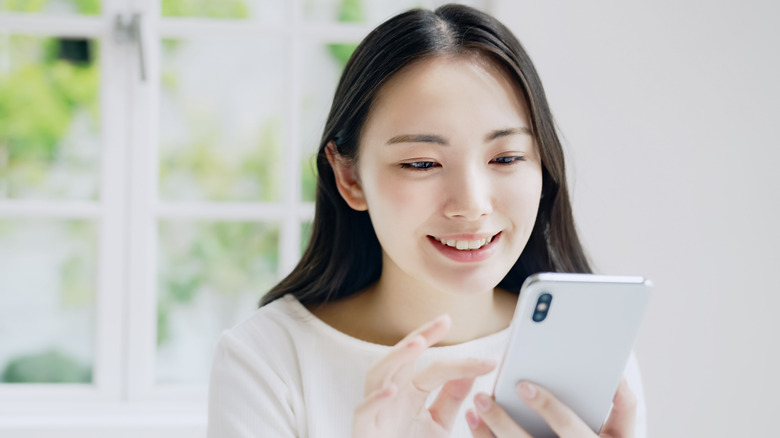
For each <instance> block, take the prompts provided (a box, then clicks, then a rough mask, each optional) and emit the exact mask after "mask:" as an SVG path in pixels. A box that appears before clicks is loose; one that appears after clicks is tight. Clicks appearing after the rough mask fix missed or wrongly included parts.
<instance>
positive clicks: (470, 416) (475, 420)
mask: <svg viewBox="0 0 780 438" xmlns="http://www.w3.org/2000/svg"><path fill="white" fill-rule="evenodd" d="M466 423H468V424H469V427H470V428H472V429H476V428H477V427H479V417H477V414H476V413H475V412H474V411H472V410H471V409H469V410H468V411H466Z"/></svg>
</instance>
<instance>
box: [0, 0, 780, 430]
mask: <svg viewBox="0 0 780 438" xmlns="http://www.w3.org/2000/svg"><path fill="white" fill-rule="evenodd" d="M443 3H445V2H441V1H420V0H393V1H389V0H381V1H377V0H371V1H369V0H291V1H278V0H222V1H216V0H211V1H209V0H102V1H101V0H0V436H9V437H27V436H30V437H32V436H35V437H48V436H51V437H54V436H57V437H71V436H73V437H76V436H78V437H91V436H94V437H98V436H99V437H105V436H112V437H124V436H128V437H129V436H147V437H153V436H166V437H177V436H182V437H184V436H187V437H197V436H205V432H204V431H205V396H206V388H207V383H208V382H207V380H208V372H209V367H210V362H211V355H212V352H213V348H214V346H215V344H216V341H217V339H218V336H219V334H220V332H221V330H223V329H225V328H227V327H230V326H232V325H233V324H235V323H236V322H238V321H240V320H242V319H244V318H246V317H248V316H249V315H250V314H251V313H252V312H253V311H254V310H255V309H256V307H257V303H258V301H259V299H260V297H261V296H262V294H263V293H264V292H265V291H266V290H267V289H268V288H269V287H270V286H271V285H272V284H273V283H274V282H276V281H277V280H279V279H280V278H281V276H283V275H284V274H285V273H286V272H289V270H290V269H291V268H292V267H293V266H294V265H295V263H296V262H297V259H298V257H299V256H300V253H301V251H302V248H303V247H304V246H305V244H306V242H307V239H308V230H309V224H310V221H311V217H312V214H313V206H312V203H311V202H312V200H313V192H314V171H313V166H312V152H313V150H314V149H315V148H316V146H317V143H318V141H319V136H320V134H321V130H322V127H323V124H324V120H325V116H326V114H327V111H328V109H329V104H330V99H331V97H332V94H333V91H334V89H335V84H336V81H337V79H338V76H339V74H340V72H341V70H342V68H343V66H344V64H345V63H346V61H347V59H348V58H349V55H350V54H351V53H352V50H353V49H354V47H355V45H356V44H357V42H359V41H360V40H361V39H362V38H363V36H365V35H366V34H367V33H368V31H370V29H371V28H373V27H374V26H376V25H377V24H379V23H380V22H381V21H383V20H384V19H386V18H389V17H390V16H392V15H394V14H395V13H397V12H400V11H402V10H405V9H408V8H410V7H415V6H424V7H435V6H437V5H439V4H443ZM463 3H467V4H470V5H472V6H476V7H479V8H481V9H483V10H485V11H487V12H491V13H493V14H495V15H496V16H497V17H498V18H499V19H501V20H502V21H503V22H504V23H505V24H507V25H508V26H509V27H510V28H512V29H513V31H514V32H515V33H516V35H517V36H518V37H519V38H520V40H521V41H522V42H523V44H524V45H525V47H526V49H527V50H528V52H529V53H530V55H531V57H532V58H533V59H534V62H535V63H536V67H537V69H538V70H539V72H540V75H541V77H542V79H543V81H544V83H545V86H546V91H547V93H548V97H549V99H550V103H551V106H552V109H553V113H554V114H555V115H556V118H557V121H558V124H559V126H560V128H561V131H562V133H563V136H564V141H565V146H566V148H567V153H568V155H569V166H570V168H569V171H570V177H571V181H572V184H573V188H574V204H575V214H576V216H577V220H578V224H579V227H580V230H581V233H582V238H583V240H584V241H585V244H586V247H587V248H588V250H589V251H590V254H591V256H592V258H593V260H594V262H595V265H596V267H597V269H598V271H599V272H603V273H610V274H639V275H645V276H647V277H649V278H651V279H653V280H654V282H655V283H656V296H655V298H654V301H653V303H652V306H651V309H650V311H649V313H648V316H647V320H646V323H645V325H644V327H643V330H642V334H641V336H640V339H639V342H638V344H637V355H638V357H639V360H640V365H641V366H642V368H643V373H644V379H645V385H646V388H645V390H646V393H647V397H648V405H649V409H650V412H649V418H650V433H651V436H663V437H690V436H707V437H727V436H728V437H731V436H759V435H762V436H770V435H774V433H773V432H774V425H773V423H772V413H773V412H774V411H775V410H776V408H777V407H779V406H778V403H777V402H776V401H774V400H773V398H772V395H774V394H775V393H777V392H778V391H780V377H778V376H777V375H774V374H773V372H774V370H777V369H780V352H779V351H778V350H779V348H778V338H777V333H780V322H778V319H777V318H776V317H775V316H774V313H775V311H776V309H777V308H779V307H780V297H778V294H777V292H780V287H778V286H777V285H775V284H774V282H773V279H772V273H773V272H774V271H775V270H776V269H777V267H778V262H780V257H778V256H777V255H776V253H775V248H777V247H778V246H779V245H780V232H778V227H777V226H776V225H775V224H777V223H778V222H780V208H779V207H778V195H777V194H776V193H775V192H776V191H777V189H778V188H780V176H779V175H780V172H778V171H776V170H775V169H774V165H775V163H777V162H780V144H779V143H780V140H778V135H777V128H776V126H777V120H778V119H780V108H779V106H780V103H779V102H780V86H779V85H778V84H777V83H776V82H775V78H776V77H778V76H780V75H779V74H778V69H779V68H780V61H779V60H778V56H777V53H780V31H779V30H778V29H777V26H776V25H775V23H774V17H777V16H778V13H780V6H779V5H777V4H776V3H775V2H770V1H759V0H750V1H747V2H743V3H740V4H739V5H736V4H731V3H729V2H722V1H718V2H705V1H703V0H691V1H688V2H683V3H680V2H672V1H667V0H660V1H656V2H653V3H648V4H640V3H626V2H619V1H617V0H598V1H596V2H575V1H565V2H545V1H541V0H538V1H537V0H534V1H530V0H529V1H525V0H524V1H510V0H482V1H469V2H463Z"/></svg>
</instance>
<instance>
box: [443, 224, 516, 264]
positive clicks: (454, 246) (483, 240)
mask: <svg viewBox="0 0 780 438" xmlns="http://www.w3.org/2000/svg"><path fill="white" fill-rule="evenodd" d="M500 237H501V233H500V232H499V233H498V234H494V235H485V234H482V235H479V234H466V235H457V236H456V235H452V236H443V237H435V236H428V240H429V241H430V242H431V243H432V244H433V246H434V247H435V248H436V249H437V250H438V251H439V252H440V253H441V254H443V255H444V256H446V257H447V258H449V259H451V260H454V261H456V262H464V263H467V262H479V261H482V260H486V259H488V258H489V257H490V256H491V255H492V254H493V253H494V252H495V251H496V248H497V247H496V243H497V241H498V240H500Z"/></svg>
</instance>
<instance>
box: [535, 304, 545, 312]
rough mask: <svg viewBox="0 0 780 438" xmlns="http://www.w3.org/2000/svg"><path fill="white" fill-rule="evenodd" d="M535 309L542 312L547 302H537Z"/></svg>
mask: <svg viewBox="0 0 780 438" xmlns="http://www.w3.org/2000/svg"><path fill="white" fill-rule="evenodd" d="M536 310H538V311H539V312H544V311H545V310H547V303H539V305H538V306H536Z"/></svg>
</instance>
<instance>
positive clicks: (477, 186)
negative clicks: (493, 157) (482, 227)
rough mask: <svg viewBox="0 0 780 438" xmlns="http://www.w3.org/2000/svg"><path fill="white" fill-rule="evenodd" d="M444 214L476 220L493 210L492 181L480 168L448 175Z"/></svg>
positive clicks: (445, 182)
mask: <svg viewBox="0 0 780 438" xmlns="http://www.w3.org/2000/svg"><path fill="white" fill-rule="evenodd" d="M447 176H448V177H447V178H445V181H444V184H446V186H447V187H446V193H447V195H446V202H445V204H444V214H445V215H446V216H447V217H451V218H462V219H466V220H470V221H475V220H477V219H479V218H481V217H482V216H486V215H489V214H490V213H492V212H493V204H492V195H493V193H491V186H490V181H489V178H488V177H487V175H485V174H484V173H483V172H482V171H480V170H479V169H474V168H472V169H466V170H464V171H462V172H453V173H449V174H448V175H447Z"/></svg>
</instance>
